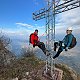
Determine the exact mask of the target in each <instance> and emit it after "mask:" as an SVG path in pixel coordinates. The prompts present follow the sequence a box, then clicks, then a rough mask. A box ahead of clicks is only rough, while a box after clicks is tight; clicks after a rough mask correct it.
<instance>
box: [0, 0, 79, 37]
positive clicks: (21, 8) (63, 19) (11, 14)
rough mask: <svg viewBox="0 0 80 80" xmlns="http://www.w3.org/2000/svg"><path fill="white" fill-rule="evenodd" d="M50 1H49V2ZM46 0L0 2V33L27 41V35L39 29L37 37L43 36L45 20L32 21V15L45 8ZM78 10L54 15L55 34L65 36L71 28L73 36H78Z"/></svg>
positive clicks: (9, 0)
mask: <svg viewBox="0 0 80 80" xmlns="http://www.w3.org/2000/svg"><path fill="white" fill-rule="evenodd" d="M50 1H51V0H50ZM46 4H47V3H46V0H0V31H1V32H2V33H4V34H5V35H8V36H10V37H14V38H23V39H28V38H29V34H30V33H32V32H34V30H35V29H39V36H42V35H44V34H45V19H43V20H39V21H34V20H33V18H32V13H33V12H35V11H37V10H40V9H41V8H44V7H46ZM79 13H80V8H77V9H74V10H70V11H67V12H64V13H62V14H59V15H56V34H59V35H60V34H65V31H66V28H67V27H69V26H71V27H73V29H74V30H73V33H74V34H80V14H79Z"/></svg>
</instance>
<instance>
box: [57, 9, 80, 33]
mask: <svg viewBox="0 0 80 80" xmlns="http://www.w3.org/2000/svg"><path fill="white" fill-rule="evenodd" d="M79 13H80V8H76V9H73V10H70V11H66V12H64V13H61V14H58V15H57V18H56V22H57V23H56V30H57V31H56V32H57V33H64V32H65V31H64V30H66V28H67V27H69V26H72V27H73V30H74V31H75V33H76V31H77V33H79V30H80V17H79V16H80V14H79Z"/></svg>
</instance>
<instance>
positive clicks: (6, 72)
mask: <svg viewBox="0 0 80 80" xmlns="http://www.w3.org/2000/svg"><path fill="white" fill-rule="evenodd" d="M44 66H45V62H44V61H42V60H40V59H38V58H37V57H35V56H30V57H23V58H19V59H17V60H15V61H13V62H12V63H11V64H10V65H7V66H4V67H0V80H50V79H45V78H44V77H43V76H42V71H43V67H44ZM55 66H56V68H59V69H61V70H62V71H63V76H62V80H79V79H77V74H76V72H75V71H73V70H72V69H71V68H69V67H68V66H66V65H64V64H56V65H55Z"/></svg>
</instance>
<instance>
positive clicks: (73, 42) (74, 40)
mask: <svg viewBox="0 0 80 80" xmlns="http://www.w3.org/2000/svg"><path fill="white" fill-rule="evenodd" d="M76 43H77V41H76V38H75V37H74V36H73V38H72V42H71V44H70V49H71V48H73V47H75V46H76Z"/></svg>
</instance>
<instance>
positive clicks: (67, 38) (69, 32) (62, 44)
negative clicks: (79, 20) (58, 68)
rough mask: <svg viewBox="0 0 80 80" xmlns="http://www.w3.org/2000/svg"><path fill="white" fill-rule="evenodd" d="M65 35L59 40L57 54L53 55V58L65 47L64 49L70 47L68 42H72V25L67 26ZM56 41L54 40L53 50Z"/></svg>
mask: <svg viewBox="0 0 80 80" xmlns="http://www.w3.org/2000/svg"><path fill="white" fill-rule="evenodd" d="M66 33H67V35H66V36H65V37H64V39H63V40H62V41H60V42H59V46H60V47H59V49H58V51H57V54H56V55H55V56H54V57H53V59H55V58H57V57H58V56H59V55H60V53H61V52H62V51H63V49H65V51H67V50H68V49H69V48H70V44H71V42H72V38H73V34H72V27H69V28H68V29H67V30H66ZM57 45H58V43H57V42H55V43H54V51H56V48H57Z"/></svg>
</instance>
